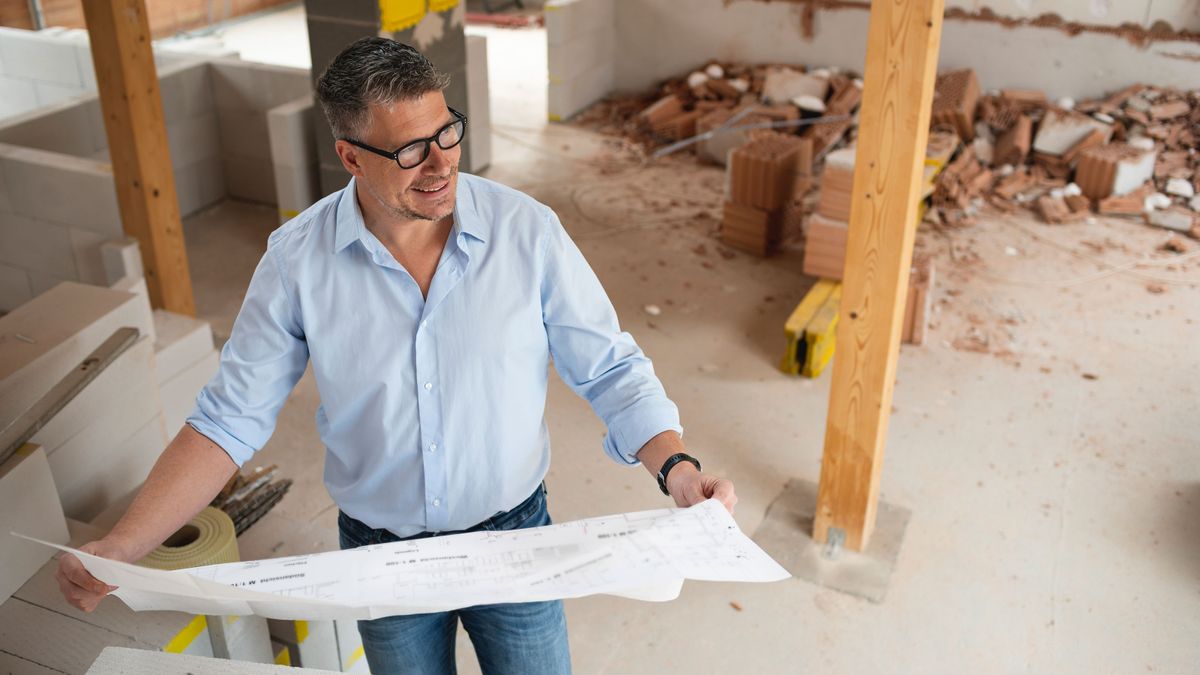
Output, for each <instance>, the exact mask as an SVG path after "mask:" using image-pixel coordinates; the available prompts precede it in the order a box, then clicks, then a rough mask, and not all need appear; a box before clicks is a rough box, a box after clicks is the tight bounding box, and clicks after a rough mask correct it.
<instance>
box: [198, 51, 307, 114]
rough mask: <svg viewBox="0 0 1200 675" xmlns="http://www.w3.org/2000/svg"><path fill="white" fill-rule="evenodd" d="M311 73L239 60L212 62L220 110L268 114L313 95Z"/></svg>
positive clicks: (215, 92) (215, 93)
mask: <svg viewBox="0 0 1200 675" xmlns="http://www.w3.org/2000/svg"><path fill="white" fill-rule="evenodd" d="M310 77H311V76H310V74H309V71H308V70H307V69H304V68H289V67H286V66H274V65H269V64H264V63H252V62H249V61H241V60H237V59H217V60H214V61H212V62H211V78H212V88H213V101H214V103H215V105H216V107H217V108H219V109H226V110H246V111H250V110H253V111H258V112H266V111H267V110H269V109H271V108H273V107H275V106H277V105H279V104H281V103H286V102H288V101H292V100H295V99H297V98H299V97H301V96H303V95H305V94H309V93H311V92H312V84H311V82H310V80H309V78H310Z"/></svg>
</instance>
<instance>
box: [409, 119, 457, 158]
mask: <svg viewBox="0 0 1200 675" xmlns="http://www.w3.org/2000/svg"><path fill="white" fill-rule="evenodd" d="M463 126H464V124H463V121H462V120H455V121H454V122H451V123H450V124H448V125H446V126H445V127H442V130H441V131H439V132H438V135H437V138H436V142H437V144H438V147H439V148H441V149H443V150H449V149H450V148H453V147H454V146H456V145H458V144H459V143H461V142H462V138H463ZM428 156H429V141H417V142H416V143H413V144H411V145H408V146H405V147H404V148H401V150H400V152H399V153H397V155H396V163H397V164H399V165H400V167H401V168H405V169H410V168H412V167H414V166H416V165H418V164H420V163H421V162H423V161H425V158H426V157H428Z"/></svg>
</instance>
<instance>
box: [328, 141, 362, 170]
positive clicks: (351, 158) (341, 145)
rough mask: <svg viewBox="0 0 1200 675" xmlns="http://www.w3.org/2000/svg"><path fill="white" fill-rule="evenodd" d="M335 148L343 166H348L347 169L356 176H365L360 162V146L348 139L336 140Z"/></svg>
mask: <svg viewBox="0 0 1200 675" xmlns="http://www.w3.org/2000/svg"><path fill="white" fill-rule="evenodd" d="M333 149H334V150H335V151H336V152H337V155H338V159H340V160H342V166H343V167H345V168H346V171H348V172H350V175H352V176H354V177H355V178H362V177H363V170H362V165H361V164H359V160H360V159H362V155H361V154H359V152H358V148H356V147H354V146H353V145H350V144H349V143H347V142H346V141H334V142H333Z"/></svg>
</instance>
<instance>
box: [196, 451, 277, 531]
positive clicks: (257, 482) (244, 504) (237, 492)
mask: <svg viewBox="0 0 1200 675" xmlns="http://www.w3.org/2000/svg"><path fill="white" fill-rule="evenodd" d="M278 472H279V469H278V467H276V466H275V465H274V464H272V465H270V466H267V467H261V466H260V467H257V468H256V469H254V470H253V471H251V472H250V473H249V474H243V473H241V472H238V473H236V474H234V476H233V477H232V478H230V479H229V482H227V483H226V484H225V487H223V488H221V492H220V493H218V494H217V496H216V497H215V498H214V499H213V500H212V503H211V504H209V506H214V507H216V508H218V509H221V510H222V511H224V512H225V513H226V514H228V515H229V518H230V519H231V520H232V521H233V527H234V529H235V530H236V531H237V533H238V534H239V535H240V534H241V533H243V532H245V531H246V529H247V528H249V527H250V526H251V525H253V524H254V523H256V522H258V520H259V519H260V518H262V517H263V516H264V515H266V514H267V512H268V511H270V510H271V509H272V508H273V507H274V506H275V505H276V504H278V503H279V500H281V499H283V496H284V495H285V494H287V491H288V488H290V487H291V486H292V480H291V479H290V478H280V479H278V480H276V479H275V477H276V474H277V473H278Z"/></svg>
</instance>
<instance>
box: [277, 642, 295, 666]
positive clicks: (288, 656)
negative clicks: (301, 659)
mask: <svg viewBox="0 0 1200 675" xmlns="http://www.w3.org/2000/svg"><path fill="white" fill-rule="evenodd" d="M275 665H277V666H290V665H292V650H290V649H288V648H287V645H284V646H283V649H280V650H279V653H278V654H276V655H275Z"/></svg>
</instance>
